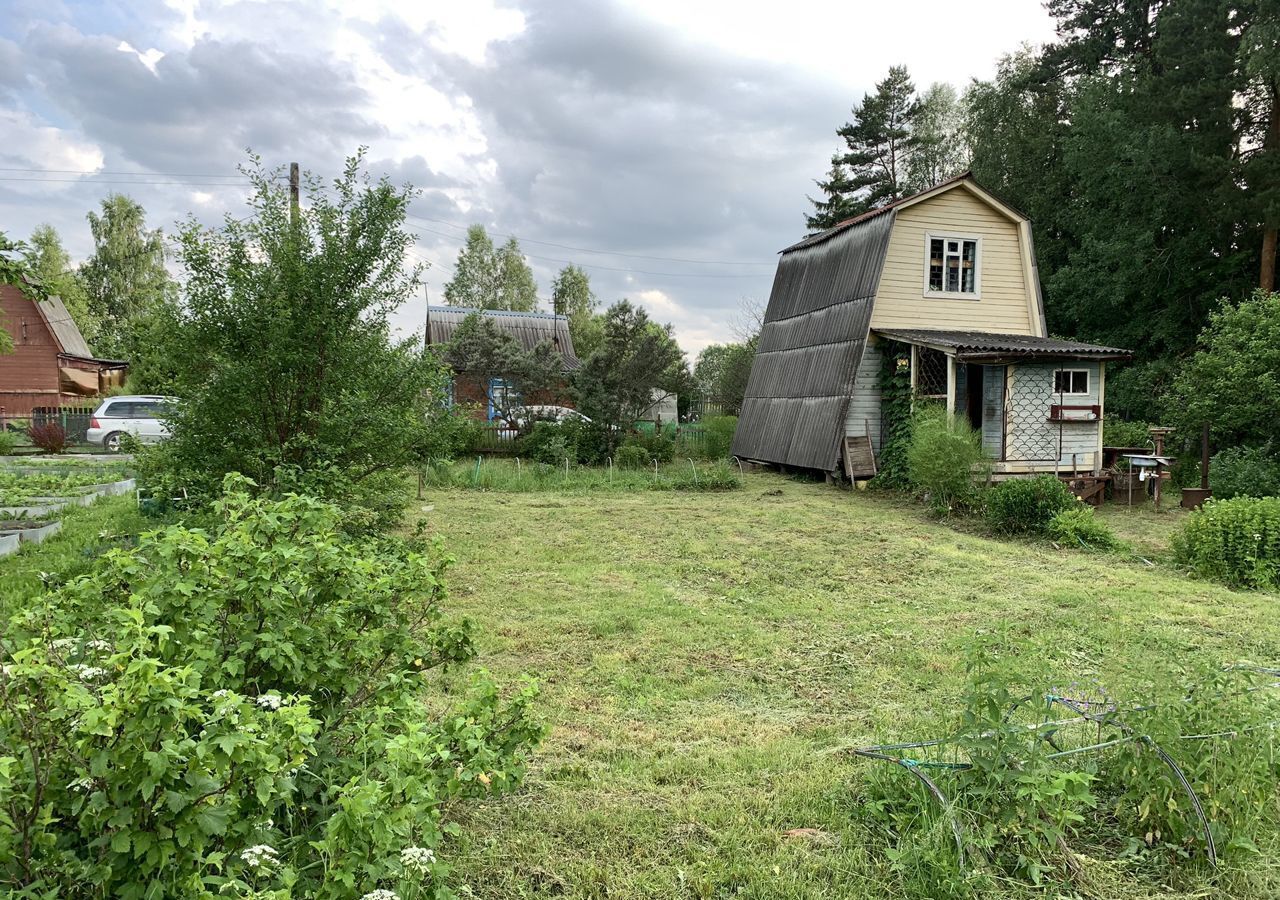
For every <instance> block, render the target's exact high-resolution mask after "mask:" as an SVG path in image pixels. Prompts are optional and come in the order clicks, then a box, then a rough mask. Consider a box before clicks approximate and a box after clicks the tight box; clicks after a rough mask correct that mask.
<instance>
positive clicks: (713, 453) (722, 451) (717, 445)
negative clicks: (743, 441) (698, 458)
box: [702, 416, 738, 459]
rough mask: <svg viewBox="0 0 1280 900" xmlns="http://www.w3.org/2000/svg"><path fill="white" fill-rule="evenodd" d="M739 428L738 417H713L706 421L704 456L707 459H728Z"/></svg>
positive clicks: (704, 428) (704, 427)
mask: <svg viewBox="0 0 1280 900" xmlns="http://www.w3.org/2000/svg"><path fill="white" fill-rule="evenodd" d="M737 428H738V417H737V416H712V417H711V418H709V419H704V420H703V422H702V429H703V431H704V432H705V433H706V438H705V440H704V443H703V445H702V454H703V456H705V457H706V458H707V459H724V458H725V457H727V456H728V455H729V452H730V447H731V446H732V444H733V433H734V431H736V430H737Z"/></svg>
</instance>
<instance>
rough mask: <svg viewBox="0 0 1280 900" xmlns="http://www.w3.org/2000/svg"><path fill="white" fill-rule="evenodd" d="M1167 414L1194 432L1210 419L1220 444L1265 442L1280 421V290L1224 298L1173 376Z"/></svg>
mask: <svg viewBox="0 0 1280 900" xmlns="http://www.w3.org/2000/svg"><path fill="white" fill-rule="evenodd" d="M1167 415H1168V416H1169V419H1170V420H1171V421H1172V422H1173V423H1174V424H1175V425H1177V426H1179V428H1180V430H1182V431H1184V432H1186V433H1188V434H1198V433H1199V431H1200V429H1201V428H1202V427H1203V425H1204V423H1205V422H1208V423H1209V426H1210V430H1211V433H1212V434H1213V437H1214V440H1215V442H1216V443H1217V445H1218V446H1220V447H1230V446H1237V445H1247V446H1255V447H1258V446H1263V445H1265V444H1267V443H1268V442H1269V441H1273V440H1274V439H1275V436H1276V422H1280V294H1277V293H1266V292H1264V291H1261V290H1259V291H1255V292H1254V294H1253V295H1252V296H1251V297H1250V298H1249V299H1247V300H1245V301H1243V302H1241V303H1238V304H1233V303H1230V302H1226V301H1224V302H1223V303H1222V304H1221V306H1220V307H1219V308H1218V309H1217V310H1216V311H1215V312H1214V313H1213V314H1212V315H1211V316H1210V317H1209V324H1208V325H1207V326H1206V327H1205V329H1204V331H1203V332H1201V334H1200V339H1199V347H1198V349H1197V350H1196V353H1195V355H1194V356H1192V357H1191V359H1190V361H1189V362H1187V364H1186V365H1184V366H1183V367H1182V370H1181V371H1180V372H1179V373H1178V376H1177V378H1176V380H1175V381H1174V386H1173V390H1172V392H1171V394H1170V402H1169V404H1168V409H1167Z"/></svg>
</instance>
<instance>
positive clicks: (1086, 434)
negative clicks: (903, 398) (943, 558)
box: [874, 329, 1130, 477]
mask: <svg viewBox="0 0 1280 900" xmlns="http://www.w3.org/2000/svg"><path fill="white" fill-rule="evenodd" d="M874 333H875V334H876V335H877V336H878V337H879V338H880V339H882V340H888V341H896V342H898V343H899V344H904V345H906V346H907V347H908V348H909V349H910V375H911V387H912V392H913V396H915V397H918V398H924V399H930V400H934V401H937V402H939V403H942V404H943V405H944V406H945V408H946V409H947V410H948V411H950V412H951V414H953V415H956V416H964V417H965V418H966V419H967V420H968V422H969V424H970V425H971V426H972V427H973V428H974V430H975V431H977V432H978V433H979V434H980V435H981V436H982V446H983V449H984V450H985V451H986V454H987V456H989V457H990V458H991V459H992V460H993V461H994V465H993V473H994V475H995V476H996V477H1009V476H1013V475H1020V474H1031V473H1039V472H1049V473H1053V474H1059V475H1067V474H1071V475H1076V474H1079V475H1098V474H1100V472H1101V470H1102V467H1103V460H1102V417H1103V412H1104V408H1105V391H1106V363H1107V362H1108V361H1109V360H1118V359H1127V358H1128V357H1129V355H1130V354H1129V353H1128V351H1125V350H1120V349H1117V348H1114V347H1100V346H1096V345H1093V344H1083V343H1079V342H1075V341H1062V340H1056V339H1053V338H1041V337H1032V336H1029V335H1009V334H991V333H985V332H970V331H932V330H923V329H920V330H901V329H885V330H877V331H876V332H874Z"/></svg>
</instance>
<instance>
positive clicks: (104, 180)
mask: <svg viewBox="0 0 1280 900" xmlns="http://www.w3.org/2000/svg"><path fill="white" fill-rule="evenodd" d="M0 181H17V182H22V183H25V184H167V185H192V186H196V187H233V188H238V187H244V185H240V184H236V183H235V182H234V181H151V180H140V179H131V180H128V181H121V180H113V179H107V178H98V179H87V178H19V177H17V176H12V175H0Z"/></svg>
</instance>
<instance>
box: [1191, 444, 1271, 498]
mask: <svg viewBox="0 0 1280 900" xmlns="http://www.w3.org/2000/svg"><path fill="white" fill-rule="evenodd" d="M1209 486H1210V487H1211V488H1213V496H1215V497H1217V498H1218V499H1219V500H1230V499H1231V498H1232V497H1275V496H1280V458H1278V457H1277V456H1276V453H1275V451H1274V450H1272V449H1271V446H1270V445H1268V446H1266V447H1228V448H1227V449H1225V450H1220V451H1218V452H1217V453H1215V454H1214V456H1213V458H1212V459H1210V460H1209Z"/></svg>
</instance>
